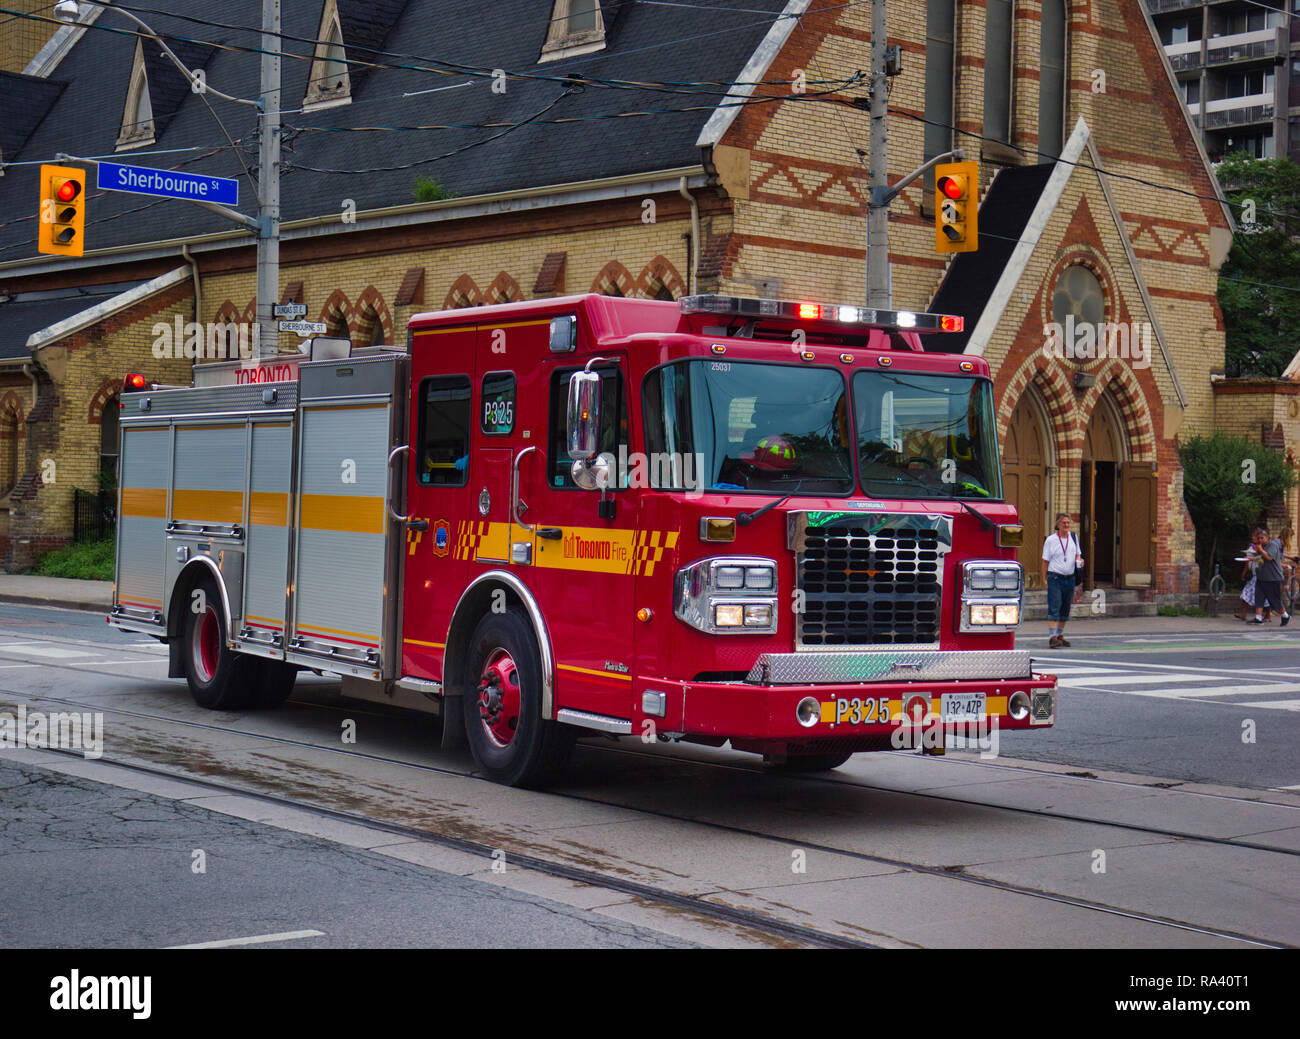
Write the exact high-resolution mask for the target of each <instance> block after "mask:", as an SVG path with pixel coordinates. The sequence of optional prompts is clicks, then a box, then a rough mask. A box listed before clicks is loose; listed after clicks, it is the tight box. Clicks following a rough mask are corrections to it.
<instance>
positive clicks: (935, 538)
mask: <svg viewBox="0 0 1300 1039" xmlns="http://www.w3.org/2000/svg"><path fill="white" fill-rule="evenodd" d="M872 526H873V527H874V528H875V529H869V528H868V527H867V526H866V525H865V524H861V523H846V522H844V521H841V522H839V523H834V524H828V525H826V526H821V527H809V528H808V529H807V530H806V532H804V535H803V551H802V552H800V553H799V554H798V557H797V558H798V563H797V566H798V580H799V587H800V588H801V589H802V590H803V593H804V603H803V606H804V610H803V614H802V616H801V617H800V642H801V643H802V645H803V646H806V647H814V646H863V645H881V644H885V645H890V644H917V643H926V642H937V641H938V639H939V611H940V604H941V602H942V599H943V553H944V552H945V551H946V550H947V547H948V545H947V538H946V536H945V534H944V533H942V532H941V531H940V530H938V529H933V528H926V527H923V526H921V527H918V526H916V525H914V524H913V525H910V526H908V527H888V526H886V527H879V526H875V524H872Z"/></svg>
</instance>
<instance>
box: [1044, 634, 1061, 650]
mask: <svg viewBox="0 0 1300 1039" xmlns="http://www.w3.org/2000/svg"><path fill="white" fill-rule="evenodd" d="M1064 641H1065V639H1063V638H1061V636H1060V635H1053V636H1052V637H1051V638H1050V639H1048V640H1047V648H1048V649H1057V648H1059V647H1060V645H1061V643H1063V642H1064Z"/></svg>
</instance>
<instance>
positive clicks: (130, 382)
mask: <svg viewBox="0 0 1300 1039" xmlns="http://www.w3.org/2000/svg"><path fill="white" fill-rule="evenodd" d="M148 388H149V380H148V379H146V378H145V377H144V376H143V375H141V374H140V373H139V372H132V373H131V374H130V375H128V376H127V377H126V378H125V379H123V380H122V389H123V390H125V391H127V392H128V393H129V392H131V391H134V390H147V389H148Z"/></svg>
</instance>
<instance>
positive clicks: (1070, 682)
mask: <svg viewBox="0 0 1300 1039" xmlns="http://www.w3.org/2000/svg"><path fill="white" fill-rule="evenodd" d="M1206 677H1207V678H1209V677H1211V676H1208V675H1207V676H1206ZM1186 681H1187V679H1186V678H1185V677H1183V676H1181V675H1178V676H1175V675H1153V674H1151V673H1150V672H1143V671H1112V672H1111V673H1110V674H1109V675H1107V676H1105V677H1104V678H1100V677H1098V678H1081V677H1078V676H1074V675H1071V676H1070V677H1068V678H1062V679H1061V681H1060V683H1059V684H1060V685H1065V686H1074V685H1087V686H1094V685H1096V686H1101V685H1105V686H1112V685H1160V684H1164V685H1173V684H1175V683H1176V682H1177V683H1183V682H1186Z"/></svg>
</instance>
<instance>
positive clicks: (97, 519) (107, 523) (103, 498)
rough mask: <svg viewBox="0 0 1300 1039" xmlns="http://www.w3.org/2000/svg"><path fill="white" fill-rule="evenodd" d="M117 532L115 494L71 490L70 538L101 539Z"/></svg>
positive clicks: (76, 539) (82, 539)
mask: <svg viewBox="0 0 1300 1039" xmlns="http://www.w3.org/2000/svg"><path fill="white" fill-rule="evenodd" d="M116 532H117V495H115V494H111V493H105V492H102V491H100V492H92V491H82V490H78V489H76V488H73V491H72V539H73V540H74V541H102V540H103V539H104V538H111V537H113V536H114V534H115V533H116Z"/></svg>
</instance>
